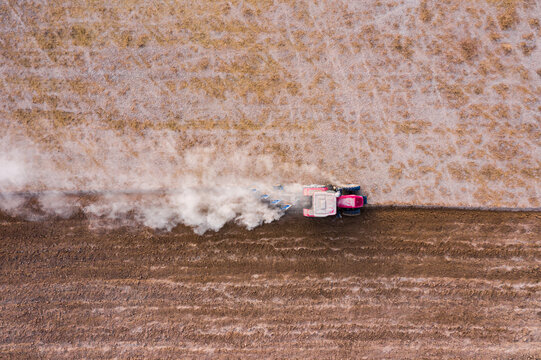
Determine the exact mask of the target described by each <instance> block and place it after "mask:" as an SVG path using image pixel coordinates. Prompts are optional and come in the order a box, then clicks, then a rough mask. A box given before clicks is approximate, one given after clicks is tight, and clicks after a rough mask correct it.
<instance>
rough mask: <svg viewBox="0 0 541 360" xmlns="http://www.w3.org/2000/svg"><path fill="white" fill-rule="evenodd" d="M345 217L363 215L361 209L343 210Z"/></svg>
mask: <svg viewBox="0 0 541 360" xmlns="http://www.w3.org/2000/svg"><path fill="white" fill-rule="evenodd" d="M341 210H342V215H344V216H357V215H360V214H361V209H341Z"/></svg>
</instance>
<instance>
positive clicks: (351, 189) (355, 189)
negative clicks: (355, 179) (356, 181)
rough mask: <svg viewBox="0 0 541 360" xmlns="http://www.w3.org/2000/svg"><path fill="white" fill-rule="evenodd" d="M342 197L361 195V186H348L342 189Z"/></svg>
mask: <svg viewBox="0 0 541 360" xmlns="http://www.w3.org/2000/svg"><path fill="white" fill-rule="evenodd" d="M341 190H342V195H359V193H360V192H361V187H360V186H359V185H353V184H351V185H346V186H344V187H342V188H341Z"/></svg>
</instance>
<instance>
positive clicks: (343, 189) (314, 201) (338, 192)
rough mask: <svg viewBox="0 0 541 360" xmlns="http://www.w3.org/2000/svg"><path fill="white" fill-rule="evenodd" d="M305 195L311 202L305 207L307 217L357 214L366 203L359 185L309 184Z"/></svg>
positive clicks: (304, 190) (304, 191)
mask: <svg viewBox="0 0 541 360" xmlns="http://www.w3.org/2000/svg"><path fill="white" fill-rule="evenodd" d="M303 195H304V196H307V197H309V200H310V202H311V205H310V207H309V208H308V209H306V208H304V209H303V215H304V216H307V217H326V216H331V215H338V216H342V215H344V216H357V215H359V214H360V213H361V208H362V207H363V206H364V205H365V204H366V196H363V195H361V187H360V186H358V185H346V186H335V185H309V186H305V187H304V188H303Z"/></svg>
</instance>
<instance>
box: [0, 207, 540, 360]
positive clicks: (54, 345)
mask: <svg viewBox="0 0 541 360" xmlns="http://www.w3.org/2000/svg"><path fill="white" fill-rule="evenodd" d="M310 220H311V219H304V218H300V217H298V216H296V215H289V216H286V217H285V218H284V219H282V220H280V221H278V222H275V223H272V224H269V225H265V226H262V227H259V228H256V229H255V230H253V231H246V230H244V229H242V228H240V227H237V226H235V225H229V226H226V227H225V228H224V229H222V230H221V231H220V232H217V233H214V232H209V233H206V234H205V235H202V236H198V235H195V234H194V233H193V232H192V231H191V230H190V229H189V228H183V227H177V228H175V229H174V230H173V231H172V232H156V231H151V230H149V229H147V228H143V227H139V228H137V227H131V228H118V227H117V228H108V229H104V228H101V227H98V228H96V224H95V223H94V222H93V220H89V219H86V218H84V217H79V218H72V219H67V220H49V221H42V222H28V221H22V220H20V219H15V218H10V217H7V216H1V217H0V240H1V241H0V358H4V359H5V358H17V359H19V358H54V359H61V358H89V359H102V358H144V359H154V358H156V359H157V358H269V357H271V358H320V359H323V358H325V359H326V358H363V357H365V358H416V359H417V358H506V359H507V358H512V359H518V358H524V359H526V358H532V359H533V358H540V357H541V350H540V349H541V291H540V290H541V283H540V279H541V267H540V265H539V264H540V263H539V260H540V258H541V242H540V236H539V234H541V214H540V213H535V212H486V211H485V212H484V211H460V210H434V209H430V210H412V209H366V210H365V212H364V213H363V214H362V215H361V216H360V217H359V218H353V219H350V218H348V219H343V220H322V221H310Z"/></svg>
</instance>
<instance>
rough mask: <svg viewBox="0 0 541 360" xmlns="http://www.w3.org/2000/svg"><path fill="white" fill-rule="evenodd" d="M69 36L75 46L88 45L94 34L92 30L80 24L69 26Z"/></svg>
mask: <svg viewBox="0 0 541 360" xmlns="http://www.w3.org/2000/svg"><path fill="white" fill-rule="evenodd" d="M70 37H71V39H72V41H73V44H74V45H76V46H90V45H92V41H93V40H94V37H95V36H94V34H93V32H92V30H90V29H87V28H86V27H84V26H82V25H74V26H72V27H71V31H70Z"/></svg>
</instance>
